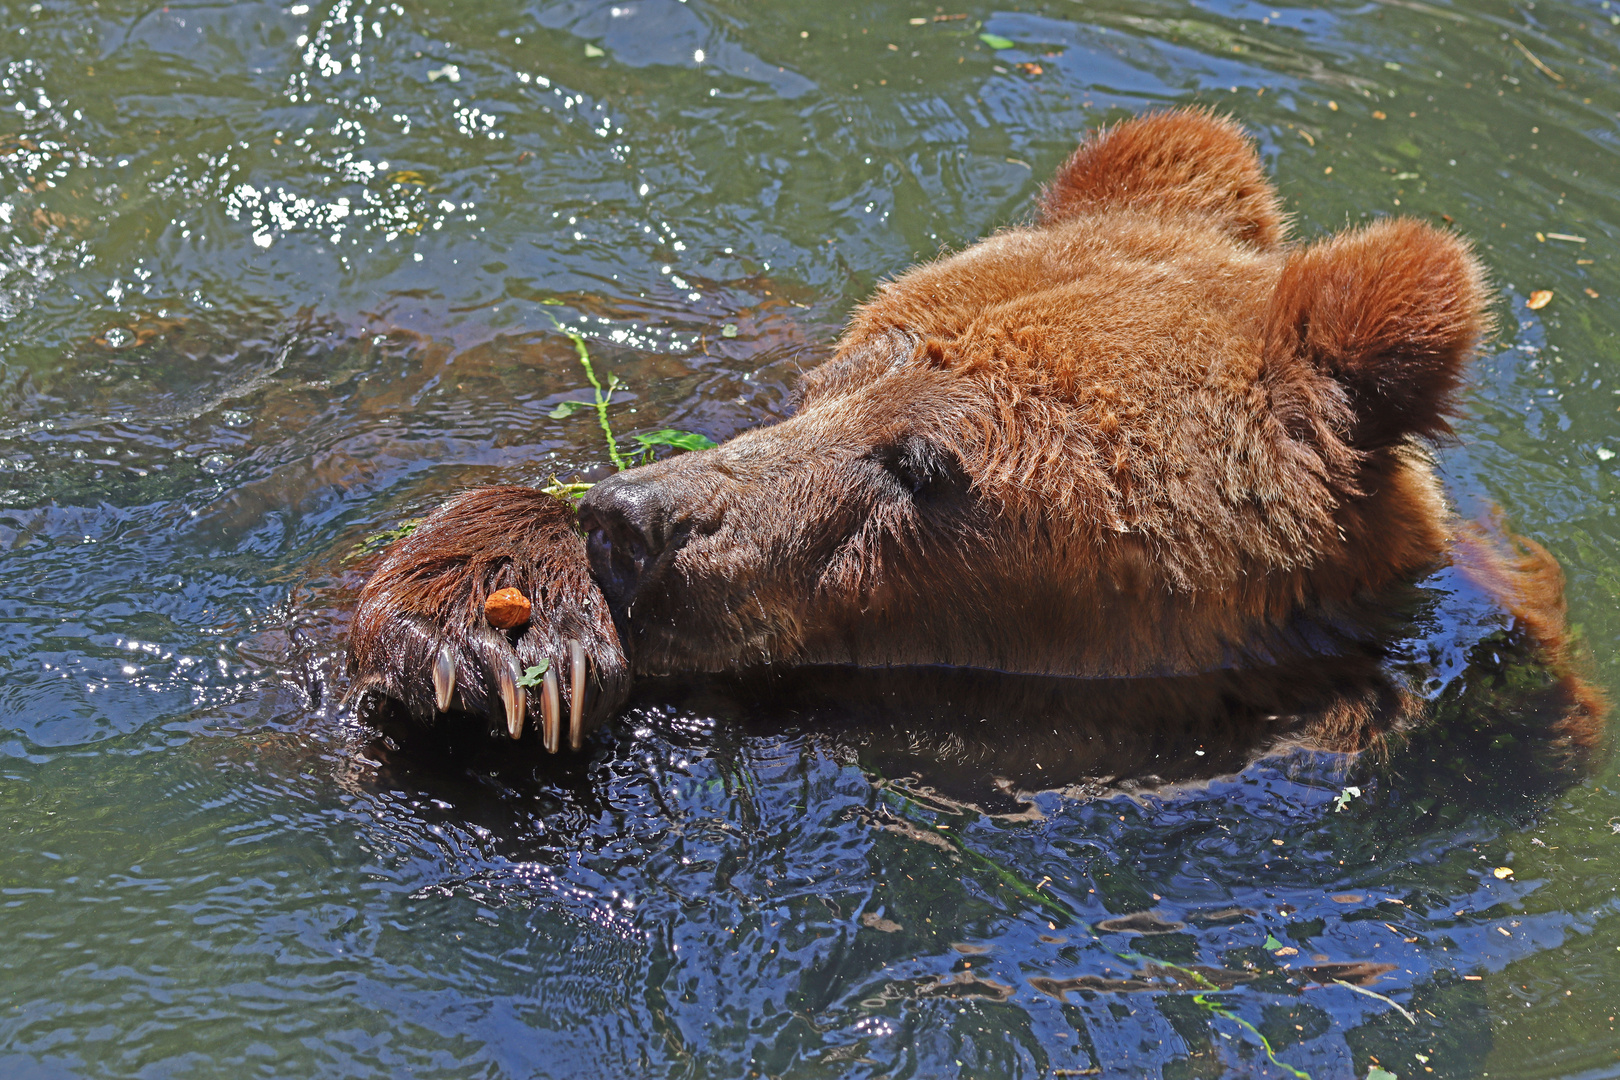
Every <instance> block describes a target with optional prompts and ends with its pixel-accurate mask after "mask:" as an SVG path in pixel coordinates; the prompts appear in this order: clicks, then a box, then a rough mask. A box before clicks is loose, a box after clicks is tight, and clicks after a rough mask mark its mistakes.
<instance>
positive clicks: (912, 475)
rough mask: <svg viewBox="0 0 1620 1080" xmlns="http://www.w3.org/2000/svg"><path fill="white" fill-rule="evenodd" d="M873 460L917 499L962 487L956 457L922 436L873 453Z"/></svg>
mask: <svg viewBox="0 0 1620 1080" xmlns="http://www.w3.org/2000/svg"><path fill="white" fill-rule="evenodd" d="M872 456H873V459H874V460H875V461H876V462H877V463H878V465H880V466H881V467H882V468H883V471H884V472H886V473H888V474H889V476H890V477H892V478H893V479H894V481H895V482H896V483H897V484H899V485H900V487H902V488H903V489H905V490H906V491H908V492H910V493H911V495H913V496H914V497H918V498H922V497H930V496H935V495H939V494H942V493H944V492H945V491H948V490H954V489H955V488H957V487H958V486H960V482H961V476H962V469H961V465H960V464H959V463H958V462H957V460H956V456H955V455H954V454H952V453H950V452H948V451H945V450H941V449H940V448H939V447H937V446H935V445H933V444H932V443H930V442H929V441H928V440H927V439H924V438H921V437H919V436H915V435H913V436H908V437H906V438H904V439H900V440H897V441H896V442H893V443H891V444H889V445H888V446H884V447H880V448H879V449H878V450H877V451H875V452H874V453H873V455H872Z"/></svg>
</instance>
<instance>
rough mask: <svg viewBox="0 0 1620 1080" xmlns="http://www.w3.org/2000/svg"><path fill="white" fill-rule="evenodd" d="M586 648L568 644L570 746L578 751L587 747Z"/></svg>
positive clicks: (570, 641)
mask: <svg viewBox="0 0 1620 1080" xmlns="http://www.w3.org/2000/svg"><path fill="white" fill-rule="evenodd" d="M586 673H587V669H586V661H585V646H583V645H581V644H580V643H579V642H578V641H577V640H574V639H572V638H571V639H569V642H568V675H569V680H568V681H569V686H568V746H569V748H570V749H573V750H578V749H579V748H580V747H582V746H584V745H585V675H586Z"/></svg>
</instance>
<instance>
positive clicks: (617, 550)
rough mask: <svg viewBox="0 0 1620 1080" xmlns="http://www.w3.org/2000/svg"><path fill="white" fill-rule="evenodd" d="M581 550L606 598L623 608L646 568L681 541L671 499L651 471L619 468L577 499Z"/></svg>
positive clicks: (645, 572)
mask: <svg viewBox="0 0 1620 1080" xmlns="http://www.w3.org/2000/svg"><path fill="white" fill-rule="evenodd" d="M579 523H580V527H581V528H583V529H584V530H585V551H586V554H587V555H588V556H589V558H590V561H591V571H592V572H593V573H594V574H595V575H596V580H597V584H599V585H600V586H601V587H602V592H603V593H604V594H606V596H607V598H608V602H609V603H610V604H612V605H613V606H614V608H615V609H618V610H623V609H624V607H625V606H627V605H628V604H629V602H630V599H631V598H632V597H633V596H634V595H635V592H636V588H637V586H638V584H639V583H640V582H641V580H642V579H643V578H644V577H645V576H646V575H647V571H648V569H649V568H650V567H651V566H652V565H653V564H654V563H656V562H657V561H658V559H659V558H660V556H663V555H664V554H666V553H667V552H669V551H671V550H672V549H673V548H676V547H678V546H680V542H679V540H678V538H677V536H678V529H677V528H676V524H677V520H676V513H675V503H674V500H673V499H672V498H671V497H670V495H669V492H668V490H667V488H666V487H665V486H664V485H663V484H661V483H660V482H659V481H658V480H656V479H654V478H652V477H645V476H638V475H636V474H635V473H621V474H619V475H618V476H613V477H610V478H608V479H607V480H604V481H602V482H601V483H599V484H597V485H596V486H595V487H593V488H591V490H590V491H589V492H587V493H586V495H585V498H584V499H583V500H581V502H580V504H579Z"/></svg>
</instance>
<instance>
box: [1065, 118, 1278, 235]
mask: <svg viewBox="0 0 1620 1080" xmlns="http://www.w3.org/2000/svg"><path fill="white" fill-rule="evenodd" d="M1099 210H1152V211H1155V212H1159V213H1165V214H1194V215H1197V216H1199V217H1205V218H1211V219H1213V220H1215V221H1216V222H1217V223H1218V224H1219V225H1220V227H1221V228H1222V230H1224V231H1225V232H1226V233H1227V234H1229V235H1230V236H1231V237H1232V238H1233V239H1236V240H1242V241H1244V242H1246V243H1250V244H1253V245H1254V246H1256V247H1260V248H1269V247H1274V246H1276V244H1277V243H1278V241H1279V240H1281V239H1282V234H1283V216H1282V210H1281V207H1280V204H1279V203H1278V200H1277V192H1276V190H1275V189H1273V188H1272V186H1271V181H1269V180H1267V179H1266V174H1265V170H1264V169H1262V168H1261V167H1260V158H1259V156H1258V155H1256V154H1255V152H1254V146H1253V145H1252V144H1251V143H1250V142H1249V139H1248V136H1246V135H1245V134H1244V133H1243V129H1242V128H1240V127H1238V126H1237V124H1235V123H1233V122H1232V121H1231V120H1229V119H1227V118H1225V117H1219V116H1216V115H1215V114H1214V113H1212V112H1209V111H1208V110H1205V109H1176V110H1174V111H1171V112H1161V113H1153V114H1151V115H1148V116H1141V117H1137V118H1136V119H1134V120H1127V121H1125V122H1124V123H1122V124H1118V125H1116V126H1114V127H1112V128H1104V129H1103V130H1102V131H1099V132H1098V133H1097V134H1096V135H1095V136H1094V137H1092V138H1090V139H1088V140H1086V141H1085V142H1083V143H1081V144H1080V147H1079V149H1077V150H1075V152H1074V153H1073V154H1072V155H1071V156H1070V157H1069V160H1068V161H1066V162H1064V163H1063V166H1062V168H1060V169H1058V171H1057V174H1056V175H1055V176H1053V177H1052V182H1051V183H1049V184H1047V185H1046V189H1045V190H1044V191H1043V192H1041V201H1040V220H1041V224H1043V225H1052V224H1056V223H1057V222H1060V221H1062V220H1064V219H1065V218H1068V217H1073V216H1074V215H1076V214H1085V213H1094V212H1096V211H1099Z"/></svg>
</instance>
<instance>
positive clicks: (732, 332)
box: [720, 322, 737, 337]
mask: <svg viewBox="0 0 1620 1080" xmlns="http://www.w3.org/2000/svg"><path fill="white" fill-rule="evenodd" d="M720 336H721V337H736V336H737V324H736V323H734V322H728V323H726V325H724V326H722V327H721V328H720Z"/></svg>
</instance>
